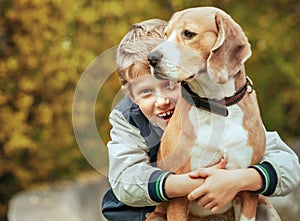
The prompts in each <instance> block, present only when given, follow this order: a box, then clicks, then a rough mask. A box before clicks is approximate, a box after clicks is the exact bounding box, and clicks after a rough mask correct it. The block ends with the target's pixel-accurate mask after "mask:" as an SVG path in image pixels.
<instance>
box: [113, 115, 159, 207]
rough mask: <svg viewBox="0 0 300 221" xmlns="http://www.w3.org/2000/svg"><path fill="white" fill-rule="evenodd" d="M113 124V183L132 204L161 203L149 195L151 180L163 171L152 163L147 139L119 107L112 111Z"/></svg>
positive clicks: (119, 198)
mask: <svg viewBox="0 0 300 221" xmlns="http://www.w3.org/2000/svg"><path fill="white" fill-rule="evenodd" d="M110 123H111V125H112V129H111V131H110V136H111V141H110V142H109V143H108V145H107V146H108V152H109V182H110V184H111V187H112V189H113V192H114V194H115V195H116V197H117V198H118V200H120V201H121V202H123V203H125V204H127V205H130V206H135V207H141V206H151V205H156V204H158V202H156V201H154V200H153V199H151V197H150V196H149V191H148V183H149V180H150V178H151V176H153V174H157V173H162V171H161V170H160V169H158V168H156V167H153V166H151V165H150V158H149V156H148V151H149V148H148V147H147V144H146V141H145V139H144V138H143V137H142V136H141V135H140V131H139V130H138V129H137V128H136V127H134V126H133V125H131V124H130V123H129V122H128V121H127V120H126V119H125V118H124V116H123V115H122V113H121V112H119V111H118V110H113V111H112V113H111V114H110Z"/></svg>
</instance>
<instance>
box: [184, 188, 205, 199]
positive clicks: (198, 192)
mask: <svg viewBox="0 0 300 221" xmlns="http://www.w3.org/2000/svg"><path fill="white" fill-rule="evenodd" d="M203 195H204V193H203V191H202V190H201V188H196V189H195V190H193V191H192V192H191V193H190V194H189V195H187V198H188V200H190V201H193V200H196V199H198V198H199V197H201V196H203Z"/></svg>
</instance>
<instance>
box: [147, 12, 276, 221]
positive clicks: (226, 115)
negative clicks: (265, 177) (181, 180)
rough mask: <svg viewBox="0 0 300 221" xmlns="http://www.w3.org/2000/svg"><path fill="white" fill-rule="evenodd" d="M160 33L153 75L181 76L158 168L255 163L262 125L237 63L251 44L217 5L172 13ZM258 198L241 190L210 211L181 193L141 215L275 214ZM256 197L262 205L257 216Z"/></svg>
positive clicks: (246, 218)
mask: <svg viewBox="0 0 300 221" xmlns="http://www.w3.org/2000/svg"><path fill="white" fill-rule="evenodd" d="M165 32H166V41H164V42H163V43H161V44H160V45H158V46H157V47H156V48H155V49H153V51H152V52H151V53H150V54H149V55H148V60H149V63H150V65H151V69H152V73H153V74H154V75H155V76H156V77H158V78H162V79H169V80H171V81H176V82H181V84H182V93H181V96H180V97H179V100H178V103H177V105H176V109H175V112H174V114H173V116H172V118H171V120H170V122H169V124H168V126H167V128H166V130H165V132H164V135H163V137H162V141H161V146H160V150H159V153H158V161H157V165H158V167H160V168H161V169H163V170H166V171H174V172H175V173H176V174H182V173H187V172H190V171H192V170H195V169H197V168H203V167H208V166H211V165H214V164H216V163H218V162H219V161H220V159H221V158H225V159H226V161H227V164H226V169H237V168H247V167H248V166H250V165H253V164H257V163H259V162H260V161H261V160H262V158H263V155H264V151H265V143H266V138H265V130H264V126H263V123H262V120H261V116H260V111H259V106H258V102H257V98H256V94H255V91H254V90H253V88H252V82H251V80H250V79H249V78H248V77H247V76H246V72H245V68H244V63H245V61H246V60H247V59H248V58H249V57H250V56H251V49H250V44H249V42H248V40H247V37H246V36H245V34H244V32H243V30H242V29H241V27H240V26H239V25H238V24H237V23H236V22H235V21H234V20H233V19H232V18H231V17H230V16H229V15H228V14H227V13H225V12H224V11H222V10H220V9H218V8H214V7H198V8H190V9H186V10H183V11H180V12H176V13H175V14H174V15H173V17H172V18H171V20H170V21H169V23H168V25H167V27H166V30H165ZM260 197H261V196H257V195H254V194H251V193H249V192H242V193H241V197H240V198H238V199H236V200H234V201H233V202H232V203H229V204H228V205H226V206H225V207H224V208H223V209H222V210H221V211H219V212H218V213H217V214H216V213H212V212H211V211H208V210H205V209H204V208H203V207H200V206H199V205H197V203H196V202H189V201H188V200H187V198H186V197H182V198H175V199H172V200H171V201H168V202H163V203H162V204H161V205H159V206H157V207H156V210H155V211H154V212H153V213H151V214H150V215H149V216H148V218H147V220H148V221H154V220H166V219H167V220H171V221H176V220H178V221H184V220H190V221H191V220H193V221H196V220H201V221H202V220H240V221H250V220H251V221H253V220H280V218H279V216H278V214H277V213H276V211H275V210H274V209H273V207H271V205H270V204H268V203H267V201H265V199H264V198H262V199H259V198H260ZM259 204H262V205H264V206H265V211H264V212H260V213H261V214H259V215H258V216H256V212H257V211H258V212H259V211H260V209H257V206H258V205H259ZM266 214H267V215H266ZM256 217H260V218H259V219H258V218H256Z"/></svg>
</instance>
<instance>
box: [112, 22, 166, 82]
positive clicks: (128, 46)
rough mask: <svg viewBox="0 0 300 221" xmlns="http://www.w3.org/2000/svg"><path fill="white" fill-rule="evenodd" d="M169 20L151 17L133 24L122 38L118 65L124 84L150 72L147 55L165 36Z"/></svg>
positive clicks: (121, 80) (117, 59) (117, 60)
mask: <svg viewBox="0 0 300 221" xmlns="http://www.w3.org/2000/svg"><path fill="white" fill-rule="evenodd" d="M166 25H167V22H166V21H163V20H161V19H149V20H146V21H142V22H140V23H136V24H133V25H132V26H131V28H130V31H129V32H128V33H127V34H126V35H125V36H124V37H123V39H122V40H121V42H120V44H119V47H118V51H117V56H116V63H117V64H116V65H117V71H118V74H119V79H120V82H121V84H122V85H125V84H126V83H128V82H130V81H132V80H134V79H135V78H137V77H139V76H142V75H144V74H150V73H151V72H150V66H149V63H148V60H147V56H148V54H149V53H150V51H151V50H152V49H153V48H154V47H156V46H157V45H158V44H159V43H160V42H161V41H162V39H163V38H164V28H165V27H166Z"/></svg>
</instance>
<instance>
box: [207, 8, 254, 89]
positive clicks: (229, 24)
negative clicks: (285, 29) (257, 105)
mask: <svg viewBox="0 0 300 221" xmlns="http://www.w3.org/2000/svg"><path fill="white" fill-rule="evenodd" d="M215 21H216V25H217V28H218V37H217V41H216V43H215V45H214V47H213V48H212V49H211V51H210V55H209V57H208V60H207V72H208V74H209V75H210V77H211V78H212V79H213V80H215V81H216V82H218V83H221V84H222V83H226V82H227V80H228V77H229V76H232V75H234V74H236V73H237V72H238V71H239V69H240V68H241V66H242V65H243V64H244V62H245V61H246V60H247V59H248V58H249V57H250V56H251V49H250V44H249V42H248V39H247V37H246V36H245V34H244V32H243V30H242V29H241V27H240V26H239V25H238V24H237V23H236V22H235V21H233V19H232V18H231V17H230V16H229V15H223V14H220V13H216V15H215Z"/></svg>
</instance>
